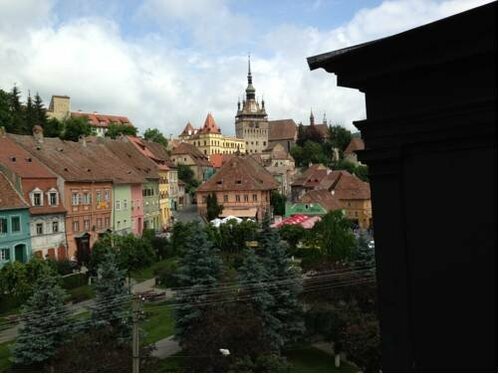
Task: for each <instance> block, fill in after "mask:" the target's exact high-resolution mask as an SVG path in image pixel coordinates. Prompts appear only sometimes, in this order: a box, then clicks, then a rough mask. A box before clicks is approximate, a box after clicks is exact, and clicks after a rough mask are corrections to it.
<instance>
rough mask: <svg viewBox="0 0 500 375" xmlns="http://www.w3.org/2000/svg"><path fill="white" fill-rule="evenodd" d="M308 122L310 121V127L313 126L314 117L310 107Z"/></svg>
mask: <svg viewBox="0 0 500 375" xmlns="http://www.w3.org/2000/svg"><path fill="white" fill-rule="evenodd" d="M309 121H310V125H314V115H313V109H312V107H311V115H310V116H309Z"/></svg>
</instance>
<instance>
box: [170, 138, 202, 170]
mask: <svg viewBox="0 0 500 375" xmlns="http://www.w3.org/2000/svg"><path fill="white" fill-rule="evenodd" d="M172 155H189V156H190V157H191V158H192V159H193V160H194V162H195V163H196V164H198V165H201V166H207V167H211V166H212V164H210V161H209V160H208V157H207V156H206V155H204V154H203V153H202V152H201V151H200V150H198V149H197V148H196V147H195V146H193V145H192V144H190V143H187V142H181V143H180V144H179V146H177V147H176V148H174V149H173V150H172Z"/></svg>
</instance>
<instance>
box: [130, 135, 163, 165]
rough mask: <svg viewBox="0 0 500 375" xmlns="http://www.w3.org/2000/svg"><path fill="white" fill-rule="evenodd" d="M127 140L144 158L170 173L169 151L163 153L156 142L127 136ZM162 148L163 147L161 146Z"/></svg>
mask: <svg viewBox="0 0 500 375" xmlns="http://www.w3.org/2000/svg"><path fill="white" fill-rule="evenodd" d="M126 138H127V140H128V141H129V142H130V143H131V144H133V145H134V146H135V147H136V148H137V150H138V151H139V152H140V153H141V154H143V155H144V156H146V157H148V158H150V159H151V160H152V161H153V162H154V163H155V165H156V167H157V168H158V169H159V170H161V171H169V170H170V167H169V162H168V155H167V151H166V150H165V151H162V150H160V148H158V147H157V146H156V145H157V143H156V142H151V141H147V140H145V139H142V138H139V137H134V136H127V137H126ZM159 146H160V147H161V148H163V146H161V145H159Z"/></svg>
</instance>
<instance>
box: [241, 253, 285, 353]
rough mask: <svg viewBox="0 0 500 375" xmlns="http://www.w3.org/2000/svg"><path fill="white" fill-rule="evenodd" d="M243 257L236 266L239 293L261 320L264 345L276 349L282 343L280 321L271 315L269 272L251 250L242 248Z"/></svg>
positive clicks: (272, 299) (271, 299)
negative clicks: (246, 299)
mask: <svg viewBox="0 0 500 375" xmlns="http://www.w3.org/2000/svg"><path fill="white" fill-rule="evenodd" d="M244 257H245V258H244V259H243V262H242V265H241V267H240V268H238V274H239V282H240V285H241V294H242V295H243V298H250V302H251V303H252V305H253V306H254V308H255V310H256V311H257V312H258V314H259V318H260V319H261V321H262V325H263V330H264V336H265V338H266V346H268V347H269V349H270V350H271V351H278V350H279V348H280V347H281V345H282V342H283V340H282V338H281V331H282V324H281V321H280V320H279V319H278V318H277V317H275V316H274V315H273V307H274V305H275V300H274V296H273V295H272V294H271V293H270V289H271V288H270V287H269V279H270V277H269V274H268V272H267V269H266V267H265V266H264V263H263V261H262V259H261V258H259V257H258V256H257V255H256V254H255V252H254V251H253V250H249V249H245V250H244Z"/></svg>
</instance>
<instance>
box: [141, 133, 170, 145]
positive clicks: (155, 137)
mask: <svg viewBox="0 0 500 375" xmlns="http://www.w3.org/2000/svg"><path fill="white" fill-rule="evenodd" d="M144 139H146V140H148V141H152V142H156V143H159V144H161V145H163V146H164V147H167V145H168V141H167V138H165V136H164V135H163V134H162V133H161V132H160V131H159V130H158V129H146V131H145V132H144Z"/></svg>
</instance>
